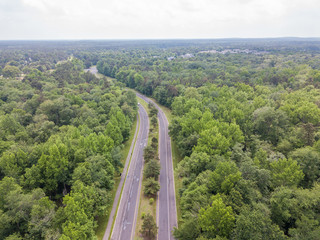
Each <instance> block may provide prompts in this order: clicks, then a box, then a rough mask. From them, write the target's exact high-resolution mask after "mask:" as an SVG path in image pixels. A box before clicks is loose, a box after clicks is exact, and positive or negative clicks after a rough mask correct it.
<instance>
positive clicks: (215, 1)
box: [0, 0, 320, 40]
mask: <svg viewBox="0 0 320 240" xmlns="http://www.w3.org/2000/svg"><path fill="white" fill-rule="evenodd" d="M319 23H320V0H0V29H1V30H0V40H26V39H28V40H29V39H31V40H36V39H41V40H42V39H52V40H55V39H181V38H192V39H200V38H234V37H237V38H263V37H320V27H319V26H318V24H319Z"/></svg>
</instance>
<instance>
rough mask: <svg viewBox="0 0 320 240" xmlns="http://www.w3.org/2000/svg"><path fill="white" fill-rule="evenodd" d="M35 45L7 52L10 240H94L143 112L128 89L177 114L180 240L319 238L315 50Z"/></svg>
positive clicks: (315, 46)
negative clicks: (138, 115) (94, 71)
mask: <svg viewBox="0 0 320 240" xmlns="http://www.w3.org/2000/svg"><path fill="white" fill-rule="evenodd" d="M10 44H11V45H10ZM36 45H37V43H29V42H28V43H24V42H18V43H15V42H14V43H1V44H0V75H2V77H0V143H1V144H0V179H1V181H0V239H6V240H13V239H63V240H65V239H95V238H96V236H95V229H96V227H97V221H96V220H97V217H98V216H102V215H105V214H106V209H107V208H108V206H110V204H111V199H110V197H108V196H109V192H110V191H111V189H113V188H114V179H113V177H114V175H115V174H119V169H120V168H121V167H122V166H121V161H120V158H121V156H120V151H121V148H122V147H123V143H124V142H125V141H126V140H127V139H128V138H129V132H130V129H131V127H132V124H133V121H134V119H135V117H136V113H137V100H136V97H135V94H134V92H132V91H130V90H129V91H127V89H126V88H125V87H127V88H132V89H135V90H137V91H139V92H141V93H143V94H145V95H147V96H149V97H152V98H154V99H155V100H156V101H157V102H158V103H160V104H162V105H163V106H166V107H168V108H169V109H171V113H172V120H171V122H170V126H169V129H170V136H171V138H172V141H173V144H175V146H176V147H177V149H178V152H179V159H181V160H180V161H179V162H178V163H177V166H176V168H175V175H176V181H177V182H178V186H180V187H179V188H178V189H176V194H177V195H178V196H177V201H178V202H177V206H178V208H179V215H178V217H179V226H178V228H177V229H175V231H174V236H175V237H176V238H177V239H180V240H194V239H197V240H211V239H217V240H226V239H233V240H245V239H248V240H256V239H274V240H281V239H292V240H298V239H306V240H318V239H319V236H320V222H319V221H320V184H319V179H320V130H319V127H320V89H319V87H320V42H319V41H317V40H314V39H273V40H272V39H271V40H270V39H269V40H268V39H264V40H245V39H243V40H212V41H210V40H185V41H183V40H176V41H169V40H163V41H160V40H159V41H156V40H154V41H151V40H150V41H141V42H139V41H123V42H118V43H117V42H114V41H109V42H108V41H106V42H103V41H102V42H94V41H87V42H86V41H80V42H72V43H65V44H63V43H61V42H58V43H56V42H48V43H42V45H40V47H38V48H37V47H36ZM92 65H96V66H97V68H98V70H99V72H100V73H101V74H103V75H105V76H107V77H109V78H106V77H102V78H97V77H96V76H94V75H92V74H91V73H86V72H84V71H83V70H84V69H85V68H88V67H90V66H92ZM110 79H112V80H110ZM150 175H151V176H152V173H150ZM176 186H177V185H176Z"/></svg>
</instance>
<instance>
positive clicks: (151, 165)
mask: <svg viewBox="0 0 320 240" xmlns="http://www.w3.org/2000/svg"><path fill="white" fill-rule="evenodd" d="M159 174H160V163H159V161H158V160H156V159H152V160H150V161H149V162H148V163H146V165H145V168H144V176H145V177H146V178H154V179H155V180H158V177H159Z"/></svg>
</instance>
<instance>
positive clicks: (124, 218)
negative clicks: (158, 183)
mask: <svg viewBox="0 0 320 240" xmlns="http://www.w3.org/2000/svg"><path fill="white" fill-rule="evenodd" d="M138 114H139V116H140V128H139V132H138V136H137V140H136V144H135V147H134V150H133V153H132V159H131V163H130V166H129V170H128V174H127V177H126V180H125V183H124V187H123V191H122V196H121V199H120V204H119V207H118V212H117V216H116V220H115V224H114V227H113V231H112V233H111V240H129V239H134V233H135V228H136V221H137V214H138V207H139V201H140V192H141V184H142V169H143V149H144V147H145V146H146V145H147V143H148V133H149V118H148V114H147V112H146V110H145V109H144V108H143V107H142V106H141V105H139V110H138ZM106 239H107V238H106Z"/></svg>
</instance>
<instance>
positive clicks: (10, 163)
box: [0, 58, 137, 240]
mask: <svg viewBox="0 0 320 240" xmlns="http://www.w3.org/2000/svg"><path fill="white" fill-rule="evenodd" d="M51 60H52V59H51ZM10 64H12V63H8V64H7V65H6V66H5V67H4V68H3V70H4V72H3V78H0V86H1V91H0V146H1V147H0V179H1V181H0V225H1V227H0V239H79V240H80V239H81V240H83V239H95V238H96V236H95V228H96V220H97V217H98V216H102V215H105V214H106V210H107V208H108V206H109V205H110V204H111V200H112V199H111V197H110V191H111V190H112V189H113V187H114V180H113V179H114V174H119V173H117V172H118V171H119V168H120V167H121V161H120V157H121V154H120V150H121V147H122V143H123V142H124V141H125V140H127V139H128V137H129V131H130V129H131V125H132V123H133V120H134V119H135V115H136V109H137V100H136V97H135V94H134V93H133V92H131V91H124V90H121V88H119V87H118V86H116V85H114V83H112V82H110V81H109V80H107V79H105V78H101V79H98V78H96V77H95V76H94V75H92V74H91V73H85V72H84V71H83V69H84V66H83V63H82V61H80V60H78V59H75V58H70V59H69V60H67V61H62V62H60V63H59V64H57V65H54V66H53V67H54V69H53V70H50V71H44V70H42V71H40V70H39V69H38V68H36V67H35V66H33V65H32V64H30V65H28V66H24V65H21V64H20V63H18V64H17V65H16V66H11V65H10ZM22 67H23V68H26V67H28V68H29V70H28V73H25V74H24V75H21V72H24V70H21V68H22ZM5 71H7V72H12V73H14V74H6V73H5Z"/></svg>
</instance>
